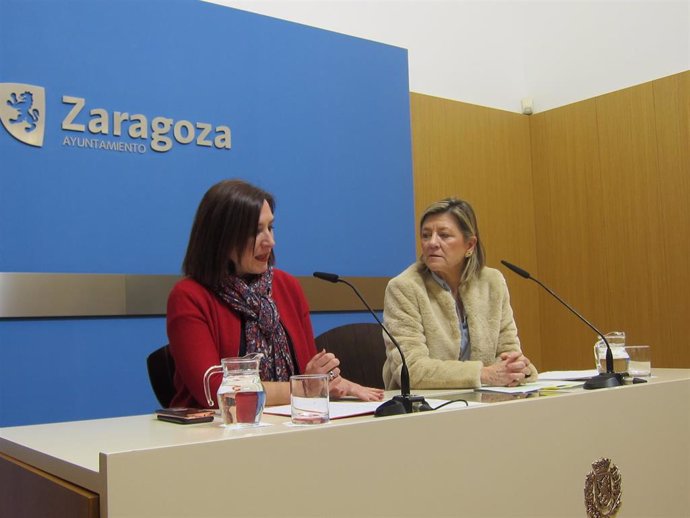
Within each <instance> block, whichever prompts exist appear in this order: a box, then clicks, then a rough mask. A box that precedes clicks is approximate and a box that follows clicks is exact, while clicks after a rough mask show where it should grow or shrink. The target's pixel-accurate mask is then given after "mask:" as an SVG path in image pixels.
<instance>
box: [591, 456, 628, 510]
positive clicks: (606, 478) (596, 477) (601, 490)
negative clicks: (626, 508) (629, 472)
mask: <svg viewBox="0 0 690 518" xmlns="http://www.w3.org/2000/svg"><path fill="white" fill-rule="evenodd" d="M621 494H622V491H621V474H620V472H619V471H618V467H617V466H616V465H615V464H614V463H613V462H611V459H599V460H597V461H595V462H594V463H593V464H592V471H590V472H589V473H588V474H587V478H586V479H585V507H586V508H587V516H588V517H589V518H607V517H609V516H615V515H616V513H617V512H618V508H619V507H620V506H621Z"/></svg>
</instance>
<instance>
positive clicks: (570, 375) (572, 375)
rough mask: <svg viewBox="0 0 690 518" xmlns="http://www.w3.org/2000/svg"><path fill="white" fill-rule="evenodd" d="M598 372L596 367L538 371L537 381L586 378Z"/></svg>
mask: <svg viewBox="0 0 690 518" xmlns="http://www.w3.org/2000/svg"><path fill="white" fill-rule="evenodd" d="M597 374H599V373H598V372H597V370H596V369H591V370H583V371H548V372H540V373H539V381H542V380H588V379H589V378H591V377H593V376H596V375H597Z"/></svg>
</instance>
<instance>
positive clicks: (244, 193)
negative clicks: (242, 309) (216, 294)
mask: <svg viewBox="0 0 690 518" xmlns="http://www.w3.org/2000/svg"><path fill="white" fill-rule="evenodd" d="M264 200H265V201H267V202H268V204H269V205H270V207H271V211H275V200H274V198H273V196H272V195H271V194H270V193H268V192H266V191H264V190H262V189H259V188H258V187H255V186H253V185H252V184H250V183H248V182H245V181H244V180H223V181H221V182H218V183H217V184H215V185H214V186H213V187H211V188H210V189H209V190H208V191H206V194H204V197H203V198H202V199H201V203H199V208H198V209H197V211H196V216H195V217H194V224H193V225H192V231H191V234H190V236H189V244H188V245H187V253H186V255H185V258H184V262H183V263H182V271H183V273H184V274H185V275H186V276H188V277H191V278H192V279H194V280H195V281H197V282H199V283H200V284H203V285H204V286H206V287H208V288H213V287H215V286H217V285H218V284H219V283H220V282H221V280H222V279H223V277H224V276H225V275H226V274H227V273H234V272H235V264H234V263H233V262H232V260H231V259H230V255H231V254H232V255H234V256H235V257H242V253H243V252H244V251H245V249H246V248H247V247H248V246H250V245H251V246H253V239H252V238H256V231H257V226H258V224H259V215H260V214H261V208H262V207H263V204H264ZM274 262H275V257H274V255H273V251H271V257H270V259H269V264H271V265H272V264H273V263H274Z"/></svg>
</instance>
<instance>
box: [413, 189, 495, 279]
mask: <svg viewBox="0 0 690 518" xmlns="http://www.w3.org/2000/svg"><path fill="white" fill-rule="evenodd" d="M446 213H448V214H451V215H452V216H453V217H454V218H455V221H456V222H457V224H458V228H459V229H460V232H462V235H463V236H464V238H465V240H469V239H470V238H472V237H474V238H476V239H477V242H476V243H475V245H474V252H473V253H472V255H471V256H470V257H468V258H467V259H466V260H465V262H464V266H463V270H462V272H461V275H460V285H461V286H462V285H463V284H466V283H468V282H469V281H471V280H472V279H473V278H474V277H476V276H478V275H479V272H480V271H481V270H482V268H484V266H485V265H486V253H485V252H484V245H483V244H482V240H481V239H480V238H479V226H478V225H477V217H476V216H475V215H474V210H473V209H472V206H471V205H470V204H469V203H468V202H466V201H464V200H458V199H457V198H444V199H443V200H440V201H437V202H435V203H432V204H431V205H429V206H428V207H427V208H426V210H425V211H424V214H422V218H421V219H420V221H419V230H420V232H421V230H422V227H423V226H424V222H425V221H426V219H427V218H428V217H429V216H435V215H437V214H446Z"/></svg>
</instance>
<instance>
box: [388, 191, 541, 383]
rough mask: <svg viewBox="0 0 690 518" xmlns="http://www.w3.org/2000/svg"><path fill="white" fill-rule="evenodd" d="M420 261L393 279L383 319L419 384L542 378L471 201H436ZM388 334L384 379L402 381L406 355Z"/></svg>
mask: <svg viewBox="0 0 690 518" xmlns="http://www.w3.org/2000/svg"><path fill="white" fill-rule="evenodd" d="M419 231H420V239H421V245H422V255H421V258H420V260H419V261H417V262H416V263H414V264H412V265H411V266H409V267H408V268H407V269H406V270H405V271H403V272H402V273H401V274H400V275H398V276H397V277H395V278H393V279H391V281H390V282H389V283H388V286H387V288H386V295H385V299H384V313H383V315H384V323H385V325H386V327H387V328H388V330H389V331H390V332H391V334H392V335H393V336H394V337H395V338H396V340H397V341H398V343H399V344H400V347H401V349H402V350H403V352H404V354H405V359H406V362H407V365H408V369H409V372H410V386H411V388H414V389H438V388H474V387H480V386H482V385H494V386H516V385H519V384H521V383H523V382H524V381H525V380H526V379H529V380H533V379H536V377H537V370H536V369H535V368H534V366H533V365H532V364H531V362H530V360H529V359H528V358H527V357H525V356H524V355H523V354H522V351H521V349H520V340H519V339H518V335H517V327H516V325H515V320H514V319H513V310H512V308H511V306H510V296H509V294H508V287H507V285H506V282H505V279H504V278H503V275H502V274H501V273H500V272H499V271H498V270H495V269H493V268H489V267H487V266H486V255H485V252H484V246H483V244H482V242H481V239H480V237H479V227H478V226H477V219H476V217H475V214H474V210H473V209H472V207H471V206H470V204H469V203H467V202H466V201H463V200H458V199H455V198H446V199H444V200H441V201H438V202H436V203H433V204H432V205H431V206H429V207H428V208H427V209H426V210H425V211H424V214H423V215H422V218H421V221H420V224H419ZM385 338H386V345H387V351H386V355H387V358H386V362H385V364H384V367H383V378H384V382H385V385H386V388H387V389H393V388H396V387H399V386H400V368H401V364H402V362H401V359H400V354H399V353H398V351H397V349H396V348H395V346H394V345H393V344H392V343H391V342H390V341H389V340H388V339H387V337H385Z"/></svg>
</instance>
